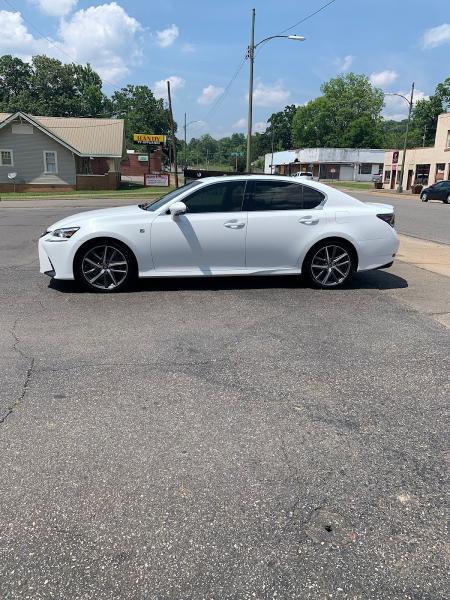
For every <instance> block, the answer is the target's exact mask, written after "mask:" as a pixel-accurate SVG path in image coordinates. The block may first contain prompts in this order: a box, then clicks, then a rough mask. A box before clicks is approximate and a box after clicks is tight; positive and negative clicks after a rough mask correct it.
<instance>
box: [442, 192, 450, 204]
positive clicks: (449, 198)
mask: <svg viewBox="0 0 450 600" xmlns="http://www.w3.org/2000/svg"><path fill="white" fill-rule="evenodd" d="M443 202H444V204H449V203H450V194H448V195H447V198H444V200H443Z"/></svg>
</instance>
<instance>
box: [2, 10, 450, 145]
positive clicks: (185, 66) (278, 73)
mask: <svg viewBox="0 0 450 600" xmlns="http://www.w3.org/2000/svg"><path fill="white" fill-rule="evenodd" d="M326 2H327V0H308V1H300V0H284V1H283V2H274V1H273V0H227V1H226V2H225V1H223V0H191V2H186V1H182V0H162V1H161V2H156V1H151V0H117V2H108V1H103V2H95V1H93V0H78V1H77V0H0V23H1V25H2V27H1V29H2V37H1V39H0V54H7V53H10V54H14V55H17V56H21V57H22V58H25V59H28V58H29V57H30V56H32V55H33V54H37V53H46V54H49V55H52V56H55V57H57V58H60V59H61V60H63V61H70V60H71V59H73V60H75V61H77V62H81V63H85V62H87V61H89V62H90V63H91V64H92V65H93V67H94V68H96V69H97V70H98V71H99V72H100V73H101V75H102V76H103V78H104V81H105V88H104V89H105V92H106V93H108V94H110V93H111V92H112V91H113V90H114V89H116V88H120V87H121V86H122V85H125V84H126V83H135V84H147V85H149V86H150V87H151V88H152V89H154V90H155V91H156V93H160V94H164V89H165V85H164V82H165V80H166V79H167V78H171V81H172V88H173V95H174V98H173V101H174V110H175V117H176V119H177V121H178V123H179V124H181V123H182V120H183V114H184V112H185V111H186V112H187V115H188V121H200V123H193V124H192V125H190V127H189V136H192V135H195V136H198V135H200V134H202V133H205V132H207V131H208V132H210V133H212V134H213V135H214V136H216V137H220V136H223V135H229V134H230V133H232V132H234V131H238V132H239V131H242V132H244V131H245V129H246V115H247V105H246V94H247V86H248V83H247V82H248V61H246V62H245V63H244V65H243V67H242V69H241V70H240V71H239V73H238V75H237V77H236V79H235V81H234V82H233V84H232V86H231V87H230V88H229V90H228V93H227V94H226V95H225V96H224V97H222V95H221V94H222V92H223V90H224V89H225V88H226V87H227V85H228V84H229V82H230V79H231V78H232V76H233V74H234V73H235V72H236V70H237V69H238V67H239V65H240V63H241V61H242V59H243V57H244V55H245V51H246V47H247V45H248V39H249V32H250V15H251V9H252V8H253V7H254V8H256V40H257V41H258V40H260V39H262V38H264V37H267V36H269V35H274V34H277V33H278V32H280V31H282V30H284V29H286V28H287V27H290V26H292V25H293V24H294V23H296V22H297V21H299V20H300V19H301V18H303V17H305V16H306V15H308V14H310V13H311V12H313V11H314V10H316V9H317V8H320V7H321V6H322V5H323V4H325V3H326ZM448 9H449V5H448V0H429V1H428V2H425V1H424V0H394V1H393V0H335V1H334V2H333V3H332V4H331V5H330V6H328V7H327V8H326V9H324V10H323V11H322V12H320V13H319V14H317V15H316V16H314V17H312V18H311V19H309V20H308V21H306V22H305V23H303V24H302V25H299V26H298V27H296V28H294V29H292V30H291V31H290V32H289V33H297V34H302V35H304V36H305V37H306V41H305V42H293V41H287V40H274V41H272V42H270V43H268V44H267V45H266V46H264V47H262V48H261V50H260V52H258V54H257V57H256V62H255V108H254V123H255V128H256V130H260V131H262V130H263V129H264V124H265V123H266V120H267V118H268V116H270V114H271V113H272V112H275V111H277V110H280V109H282V108H283V107H284V106H285V105H286V104H290V103H298V104H301V103H304V102H307V101H308V100H310V99H312V98H314V97H315V96H317V95H318V94H319V92H320V85H321V84H322V83H323V82H324V81H327V80H328V79H330V78H331V77H334V76H336V75H337V74H339V73H345V72H348V71H354V72H356V73H365V74H366V75H368V76H371V77H372V80H373V81H374V82H375V83H376V84H377V85H378V86H379V87H381V88H382V89H384V90H385V91H387V92H400V93H407V91H408V89H409V88H410V85H411V82H412V81H413V80H414V81H415V83H416V89H417V98H420V97H423V96H426V95H429V94H430V93H432V92H433V91H434V88H435V85H436V84H437V83H439V82H440V81H442V80H443V79H445V78H446V77H448V76H450V12H449V10H448ZM218 100H219V102H217V101H218ZM386 103H387V106H386V108H385V114H386V115H387V116H391V117H393V118H396V119H399V118H401V117H403V116H404V114H405V112H406V109H405V107H406V103H404V102H403V101H402V100H401V98H395V97H390V98H387V100H386Z"/></svg>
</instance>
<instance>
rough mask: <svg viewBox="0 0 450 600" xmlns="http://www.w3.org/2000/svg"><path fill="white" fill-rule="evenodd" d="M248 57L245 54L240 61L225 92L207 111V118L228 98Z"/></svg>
mask: <svg viewBox="0 0 450 600" xmlns="http://www.w3.org/2000/svg"><path fill="white" fill-rule="evenodd" d="M247 58H248V56H247V54H245V56H244V57H243V58H242V60H241V62H240V63H239V65H238V67H237V69H236V71H235V72H234V74H233V75H232V77H231V79H230V81H229V82H228V83H227V85H226V86H225V88H224V90H223V92H222V93H221V94H220V96H219V97H218V98H217V100H216V101H215V102H214V104H213V105H212V106H211V108H210V109H209V111H208V112H207V113H206V116H205V120H207V119H208V118H209V117H210V116H211V115H212V113H213V112H214V111H215V110H216V108H217V107H218V106H219V104H221V102H222V101H223V100H224V99H225V98H226V96H227V94H228V92H229V91H230V88H231V86H232V85H233V83H234V82H235V80H236V78H237V76H238V75H239V73H240V72H241V70H242V67H243V66H244V64H245V61H246V60H247Z"/></svg>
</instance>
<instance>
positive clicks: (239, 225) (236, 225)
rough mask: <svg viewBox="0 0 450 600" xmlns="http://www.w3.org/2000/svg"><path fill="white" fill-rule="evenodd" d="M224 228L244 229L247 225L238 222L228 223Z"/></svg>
mask: <svg viewBox="0 0 450 600" xmlns="http://www.w3.org/2000/svg"><path fill="white" fill-rule="evenodd" d="M223 225H224V227H228V229H242V228H243V227H245V223H242V222H237V221H228V222H227V223H224V224H223Z"/></svg>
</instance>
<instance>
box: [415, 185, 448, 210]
mask: <svg viewBox="0 0 450 600" xmlns="http://www.w3.org/2000/svg"><path fill="white" fill-rule="evenodd" d="M420 199H421V200H422V202H428V200H442V202H443V203H444V204H448V203H449V202H450V181H449V180H445V181H438V182H437V183H433V185H430V186H429V187H426V188H423V190H422V191H421V192H420Z"/></svg>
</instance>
